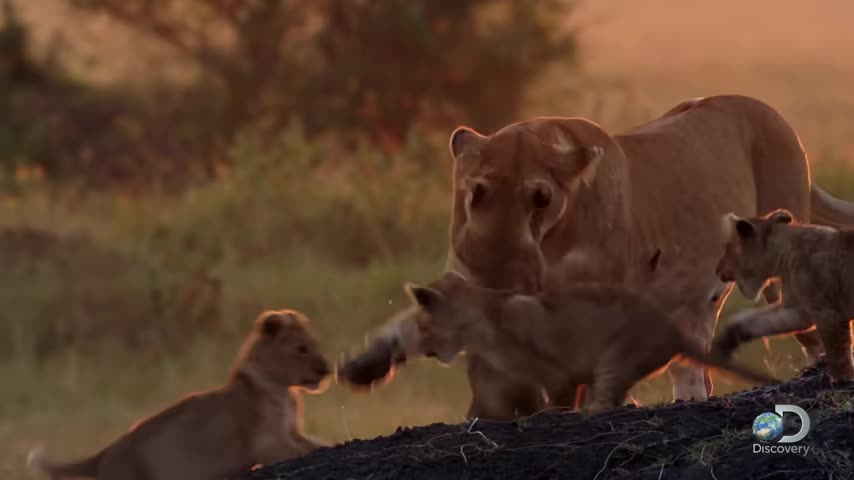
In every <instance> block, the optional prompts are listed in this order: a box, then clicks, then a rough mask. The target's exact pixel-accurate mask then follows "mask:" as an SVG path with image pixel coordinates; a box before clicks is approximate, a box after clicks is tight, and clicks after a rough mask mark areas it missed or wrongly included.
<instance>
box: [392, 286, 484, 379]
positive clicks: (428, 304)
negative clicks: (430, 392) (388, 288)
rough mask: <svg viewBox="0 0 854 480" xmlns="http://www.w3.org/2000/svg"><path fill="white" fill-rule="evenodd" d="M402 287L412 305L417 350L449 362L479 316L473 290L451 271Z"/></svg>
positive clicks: (478, 306)
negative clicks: (422, 284) (429, 280)
mask: <svg viewBox="0 0 854 480" xmlns="http://www.w3.org/2000/svg"><path fill="white" fill-rule="evenodd" d="M404 288H405V289H406V292H407V294H408V295H409V297H410V299H411V300H412V303H413V304H414V305H415V307H416V313H415V318H414V320H415V323H416V325H417V327H418V339H419V349H420V351H421V352H423V353H424V355H426V356H428V357H435V358H437V359H438V360H439V361H440V362H442V363H444V364H449V363H451V362H452V361H453V360H454V358H455V357H456V356H457V354H459V353H460V352H461V351H462V350H463V349H464V348H465V339H466V337H467V334H468V329H469V328H470V326H471V325H472V324H473V323H474V322H477V321H479V320H480V317H481V316H482V314H481V307H480V304H479V302H478V299H477V298H476V292H474V291H472V290H471V288H470V285H469V284H468V282H467V281H466V280H465V279H464V278H463V277H462V276H461V275H460V274H458V273H455V272H448V273H445V275H443V276H442V278H440V279H439V280H437V281H435V282H433V283H431V284H430V285H429V286H421V285H415V284H413V283H407V284H406V285H405V287H404Z"/></svg>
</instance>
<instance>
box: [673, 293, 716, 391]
mask: <svg viewBox="0 0 854 480" xmlns="http://www.w3.org/2000/svg"><path fill="white" fill-rule="evenodd" d="M717 315H718V311H717V306H716V304H715V303H708V304H701V305H685V306H683V307H682V308H680V309H679V310H677V311H676V312H674V313H672V314H671V316H672V317H673V321H674V322H675V323H676V324H677V325H679V327H680V328H681V329H682V330H683V331H684V332H685V334H686V336H687V337H688V338H690V339H692V340H694V341H696V343H697V345H699V346H701V347H702V348H703V349H707V348H708V347H709V344H710V343H711V340H712V336H713V335H714V328H715V323H717ZM667 371H668V373H669V374H670V380H671V382H672V383H673V399H674V400H705V399H706V398H708V396H709V394H710V393H711V391H712V380H711V376H710V375H709V373H708V371H706V369H705V368H703V367H701V366H695V365H689V364H680V363H678V362H673V363H671V364H670V366H669V367H668V369H667Z"/></svg>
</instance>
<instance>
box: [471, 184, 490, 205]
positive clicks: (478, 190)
mask: <svg viewBox="0 0 854 480" xmlns="http://www.w3.org/2000/svg"><path fill="white" fill-rule="evenodd" d="M485 194H486V187H485V186H484V185H483V184H482V183H480V182H477V183H475V184H474V185H473V186H472V187H471V190H469V195H470V198H469V205H471V206H472V207H474V206H477V204H479V203H480V202H481V201H483V196H484V195H485Z"/></svg>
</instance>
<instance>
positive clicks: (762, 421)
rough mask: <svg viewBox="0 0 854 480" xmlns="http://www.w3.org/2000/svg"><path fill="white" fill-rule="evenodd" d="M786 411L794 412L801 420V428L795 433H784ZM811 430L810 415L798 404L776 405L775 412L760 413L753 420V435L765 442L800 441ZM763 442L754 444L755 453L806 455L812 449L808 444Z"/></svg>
mask: <svg viewBox="0 0 854 480" xmlns="http://www.w3.org/2000/svg"><path fill="white" fill-rule="evenodd" d="M786 413H793V414H795V415H797V416H798V418H800V420H801V429H800V431H798V433H796V434H794V435H783V433H784V432H783V430H784V425H783V418H784V415H785V414H786ZM809 432H810V417H809V415H807V412H806V411H805V410H804V409H803V408H801V407H799V406H797V405H774V411H773V412H765V413H760V414H759V415H758V416H757V417H756V419H755V420H753V435H754V436H755V437H756V438H757V439H759V441H760V442H762V443H765V444H769V443H795V442H799V441H801V440H803V439H804V437H806V436H807V434H808V433H809ZM762 443H754V444H753V453H798V454H802V455H804V456H806V455H807V453H809V451H810V447H809V446H808V445H763V444H762Z"/></svg>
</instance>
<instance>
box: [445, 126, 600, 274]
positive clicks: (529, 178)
mask: <svg viewBox="0 0 854 480" xmlns="http://www.w3.org/2000/svg"><path fill="white" fill-rule="evenodd" d="M579 122H580V121H579ZM585 125H586V124H585ZM590 125H592V124H590ZM588 128H592V127H588ZM596 128H598V127H596ZM587 143H589V142H581V141H579V140H577V139H576V138H575V136H574V132H573V131H572V130H570V129H569V128H565V127H562V126H561V124H560V123H559V122H556V121H553V120H549V119H535V120H531V121H528V122H522V123H519V124H515V125H511V126H508V127H506V128H504V129H502V130H501V131H499V132H497V133H495V134H493V135H490V136H484V135H481V134H479V133H477V132H475V131H474V130H472V129H470V128H467V127H460V128H458V129H457V130H456V131H454V133H453V134H452V135H451V140H450V150H451V154H452V155H453V157H454V190H453V215H452V217H453V218H452V226H451V243H452V248H453V250H454V253H455V255H456V257H457V259H459V260H460V262H462V264H463V265H464V266H465V270H464V272H465V274H466V275H467V276H470V277H471V278H469V280H471V281H473V282H475V283H477V284H480V285H484V286H486V287H490V288H497V289H513V290H521V291H536V290H539V289H540V287H541V282H542V276H543V273H544V271H545V262H544V256H543V252H542V246H541V243H542V241H543V239H544V238H545V237H546V236H547V235H548V234H549V233H550V232H551V231H552V229H553V228H554V227H555V226H556V225H557V224H558V222H559V221H560V220H561V219H562V218H563V217H564V216H565V215H567V212H568V211H571V209H572V207H573V199H574V197H575V195H576V192H577V190H578V187H579V185H581V184H587V185H589V184H590V183H591V182H592V181H593V178H594V174H595V172H596V169H597V164H598V163H599V160H600V159H601V158H602V156H603V153H604V149H603V147H602V146H598V145H592V144H591V145H588V144H587Z"/></svg>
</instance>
